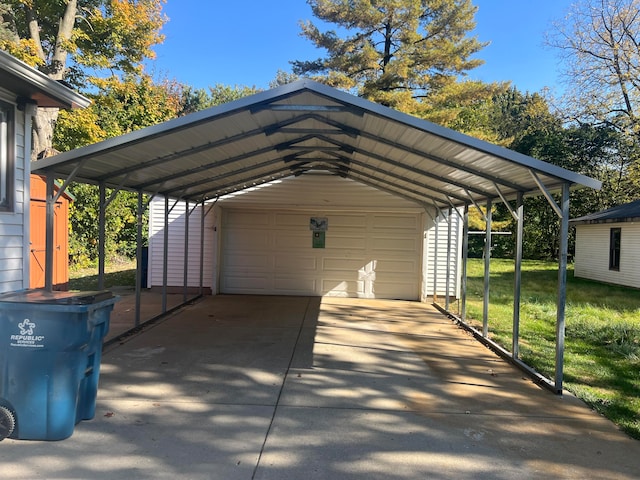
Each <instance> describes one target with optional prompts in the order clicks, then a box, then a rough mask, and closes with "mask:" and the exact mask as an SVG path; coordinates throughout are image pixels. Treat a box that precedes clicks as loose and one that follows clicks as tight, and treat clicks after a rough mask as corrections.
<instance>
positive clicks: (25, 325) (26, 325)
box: [18, 318, 36, 335]
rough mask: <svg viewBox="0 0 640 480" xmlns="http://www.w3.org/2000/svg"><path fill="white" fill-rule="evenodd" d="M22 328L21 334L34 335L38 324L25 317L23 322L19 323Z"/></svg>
mask: <svg viewBox="0 0 640 480" xmlns="http://www.w3.org/2000/svg"><path fill="white" fill-rule="evenodd" d="M18 328H19V329H20V335H33V329H34V328H36V324H35V323H33V322H31V321H29V319H28V318H25V319H24V321H23V322H22V323H19V324H18Z"/></svg>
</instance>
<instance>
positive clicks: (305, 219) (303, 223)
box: [274, 213, 309, 228]
mask: <svg viewBox="0 0 640 480" xmlns="http://www.w3.org/2000/svg"><path fill="white" fill-rule="evenodd" d="M274 218H275V222H274V223H275V225H276V226H277V227H290V226H294V227H307V228H308V227H309V215H307V214H296V213H276V214H275V216H274Z"/></svg>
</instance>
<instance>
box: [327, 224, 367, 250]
mask: <svg viewBox="0 0 640 480" xmlns="http://www.w3.org/2000/svg"><path fill="white" fill-rule="evenodd" d="M329 228H331V227H329ZM326 237H327V240H326V242H327V248H331V249H334V250H356V251H358V250H362V251H364V250H365V249H366V240H367V238H366V236H364V235H354V236H342V235H337V234H335V233H334V232H333V231H331V232H327V233H326Z"/></svg>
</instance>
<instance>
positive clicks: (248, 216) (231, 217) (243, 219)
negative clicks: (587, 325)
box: [225, 210, 269, 228]
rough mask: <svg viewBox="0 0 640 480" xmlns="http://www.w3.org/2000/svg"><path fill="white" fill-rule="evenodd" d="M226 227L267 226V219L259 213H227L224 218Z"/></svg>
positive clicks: (235, 211) (234, 211)
mask: <svg viewBox="0 0 640 480" xmlns="http://www.w3.org/2000/svg"><path fill="white" fill-rule="evenodd" d="M225 224H226V225H228V226H236V225H238V226H241V227H247V228H255V227H258V226H263V227H266V226H267V225H269V217H268V216H267V215H265V214H263V213H261V212H244V211H239V210H233V211H229V212H228V213H227V215H226V217H225Z"/></svg>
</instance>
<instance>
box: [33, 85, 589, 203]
mask: <svg viewBox="0 0 640 480" xmlns="http://www.w3.org/2000/svg"><path fill="white" fill-rule="evenodd" d="M304 91H309V92H311V93H315V94H317V95H319V96H321V97H323V98H326V99H327V101H330V102H332V103H334V104H335V103H336V102H337V103H340V104H343V105H344V106H345V107H346V108H353V109H355V110H357V111H359V112H365V113H367V114H370V115H375V116H377V117H379V118H382V119H383V120H386V121H389V122H393V123H394V124H401V125H406V126H407V127H410V128H412V129H413V130H414V131H418V132H423V133H424V134H426V135H429V136H437V137H439V138H442V139H444V140H445V141H448V142H452V143H455V144H457V145H460V146H462V147H463V148H468V149H470V150H471V151H474V152H482V153H485V154H487V155H489V156H490V157H493V158H495V159H496V160H500V161H507V162H510V163H512V164H515V165H517V166H519V167H522V168H525V169H528V170H531V171H534V172H537V173H541V174H543V175H544V176H545V177H547V180H546V181H547V185H545V186H547V187H548V188H549V189H554V188H557V187H558V186H559V185H561V184H562V183H566V182H568V183H570V184H577V185H581V186H586V187H590V188H594V189H599V188H600V187H601V182H599V181H597V180H595V179H592V178H590V177H587V176H584V175H581V174H578V173H576V172H572V171H570V170H566V169H563V168H561V167H558V166H556V165H552V164H549V163H546V162H543V161H540V160H537V159H535V158H533V157H529V156H526V155H523V154H520V153H518V152H514V151H511V150H508V149H506V148H503V147H499V146H496V145H493V144H490V143H488V142H485V141H482V140H479V139H475V138H473V137H470V136H468V135H465V134H462V133H459V132H456V131H454V130H451V129H448V128H445V127H441V126H439V125H436V124H433V123H431V122H428V121H426V120H422V119H419V118H417V117H413V116H411V115H407V114H404V113H402V112H399V111H396V110H393V109H391V108H388V107H385V106H382V105H378V104H375V103H373V102H370V101H368V100H365V99H362V98H359V97H355V96H353V95H351V94H348V93H346V92H341V91H339V90H336V89H334V88H332V87H328V86H326V85H323V84H320V83H317V82H313V81H310V80H306V79H304V80H298V81H297V82H293V83H291V84H287V85H283V86H281V87H278V88H275V89H273V90H269V91H264V92H260V93H257V94H255V95H252V96H249V97H244V98H241V99H239V100H235V101H233V102H229V103H227V104H223V105H219V106H216V107H212V108H209V109H206V110H202V111H199V112H195V113H193V114H190V115H187V116H184V117H180V118H177V119H173V120H170V121H167V122H164V123H162V124H158V125H154V126H151V127H147V128H144V129H141V130H137V131H134V132H131V133H128V134H125V135H122V136H120V137H115V138H112V139H108V140H105V141H103V142H100V143H97V144H93V145H89V146H86V147H82V148H79V149H76V150H72V151H69V152H64V153H61V154H58V155H56V156H53V157H49V158H44V159H41V160H38V161H36V162H34V163H33V164H32V170H33V171H34V172H42V173H44V172H47V171H49V170H52V171H54V172H56V173H59V174H64V173H70V172H71V171H72V170H73V169H74V168H75V166H76V165H77V164H78V163H79V162H80V161H83V160H85V159H87V160H89V159H91V157H93V156H98V155H106V154H108V153H109V151H111V150H122V149H126V148H127V147H128V146H131V147H132V148H133V147H134V146H135V145H137V144H138V143H141V142H145V141H151V140H153V139H154V138H158V137H160V136H162V135H165V134H169V133H176V132H178V131H180V130H186V129H189V128H190V127H195V126H197V125H200V124H202V123H206V122H209V121H214V120H216V119H219V118H222V117H224V116H226V115H231V114H234V113H239V112H243V111H248V110H251V109H255V108H256V107H260V106H268V105H269V104H273V103H274V102H277V101H278V100H281V99H286V98H288V97H289V96H291V95H295V94H297V93H302V92H304ZM425 140H426V139H425ZM165 153H166V152H165ZM436 161H437V160H436ZM456 161H457V162H459V163H460V160H456ZM56 167H58V168H56ZM118 169H119V167H118V166H117V165H115V166H113V170H112V171H107V170H106V169H104V166H103V170H102V171H100V172H99V173H95V174H93V175H87V173H86V172H83V171H82V169H79V171H78V175H77V178H78V179H82V180H83V181H87V182H88V183H97V181H98V180H99V179H100V178H101V177H102V176H104V175H105V174H113V173H117V171H118ZM185 172H186V171H185ZM149 178H151V177H149ZM486 178H490V176H489V175H488V176H487V177H486ZM551 178H553V179H555V181H552V182H549V180H550V179H551ZM532 182H533V178H532ZM532 182H527V183H526V184H522V188H521V189H520V190H521V191H522V192H523V193H527V192H531V191H532V189H535V188H532V187H533V185H532ZM471 186H472V185H470V187H471ZM122 187H123V188H130V189H131V185H123V186H122ZM159 193H161V192H159ZM212 193H215V189H212ZM455 203H458V202H455Z"/></svg>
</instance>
